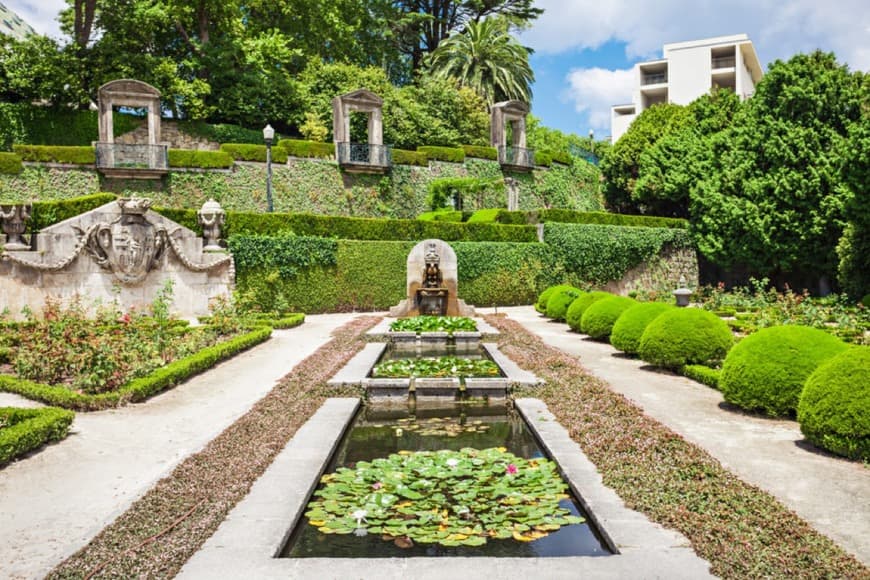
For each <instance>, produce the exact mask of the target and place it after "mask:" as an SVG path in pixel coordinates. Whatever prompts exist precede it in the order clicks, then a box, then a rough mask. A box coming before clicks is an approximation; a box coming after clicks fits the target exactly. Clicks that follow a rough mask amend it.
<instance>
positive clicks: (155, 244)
mask: <svg viewBox="0 0 870 580" xmlns="http://www.w3.org/2000/svg"><path fill="white" fill-rule="evenodd" d="M118 205H119V206H120V207H121V217H120V218H118V219H117V220H115V221H114V222H112V223H111V224H108V223H105V222H104V223H101V224H97V226H96V227H93V228H89V229H88V231H87V232H86V233H85V234H84V235H85V236H87V238H86V242H85V250H86V251H87V252H88V253H89V254H90V255H91V256H92V257H93V258H94V260H96V262H97V264H99V265H100V267H102V268H103V269H105V270H111V271H112V273H114V274H115V277H116V278H117V279H118V280H120V281H121V283H123V284H137V283H139V282H141V281H142V280H144V279H145V276H147V275H148V272H150V271H151V270H153V269H154V268H155V267H156V266H157V264H158V263H159V261H160V259H161V258H162V257H163V255H164V253H165V252H166V248H167V246H168V245H169V240H168V234H167V233H166V229H165V228H163V227H155V226H154V225H153V224H152V223H150V222H149V221H148V220H146V219H145V212H146V211H148V208H150V207H151V200H150V199H140V198H122V199H119V200H118Z"/></svg>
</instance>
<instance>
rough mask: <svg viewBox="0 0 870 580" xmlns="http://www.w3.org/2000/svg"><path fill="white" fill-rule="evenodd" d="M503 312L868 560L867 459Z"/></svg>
mask: <svg viewBox="0 0 870 580" xmlns="http://www.w3.org/2000/svg"><path fill="white" fill-rule="evenodd" d="M484 312H490V311H488V310H485V311H484ZM499 312H503V313H505V314H507V316H508V317H509V318H511V319H512V320H515V321H517V322H519V323H520V324H522V325H523V327H525V328H526V329H527V330H529V331H531V332H533V333H535V334H536V335H538V336H539V337H540V338H541V339H542V340H543V341H544V342H545V343H546V344H548V345H549V346H552V347H555V348H558V349H560V350H562V351H563V352H565V353H567V354H570V355H571V356H574V357H577V358H578V359H579V360H580V362H581V363H582V364H583V366H584V367H585V368H586V369H587V370H589V371H590V372H591V373H592V374H594V375H595V376H597V377H599V378H601V379H603V380H605V381H606V382H608V383H609V384H610V387H611V388H612V389H613V390H614V391H616V392H618V393H621V394H623V395H625V396H626V397H628V398H629V399H630V400H631V401H633V402H634V403H636V404H637V405H639V406H640V407H641V408H643V410H644V411H645V412H646V413H647V414H648V415H649V416H651V417H653V418H654V419H656V420H657V421H659V422H661V423H663V424H665V425H667V426H668V427H670V428H671V429H673V430H674V431H676V432H677V433H679V434H680V435H682V436H683V437H685V438H686V439H687V440H689V441H691V442H692V443H695V444H696V445H699V446H700V447H702V448H704V449H705V450H707V452H708V453H710V454H711V455H712V456H713V457H715V458H716V459H718V460H719V461H720V462H721V463H722V465H723V466H725V467H726V468H727V469H729V470H730V471H732V472H733V473H735V474H737V475H738V476H739V477H740V478H741V479H743V480H744V481H746V482H748V483H751V484H754V485H757V486H758V487H760V488H762V489H764V490H765V491H767V492H768V493H770V494H772V495H773V496H774V497H776V498H777V499H779V500H780V501H781V502H782V503H783V504H784V505H786V506H787V507H788V508H790V509H792V510H794V511H795V512H796V513H797V514H798V515H799V516H800V517H801V518H803V519H804V520H806V521H807V522H808V523H809V524H810V525H812V526H813V527H814V528H815V529H816V530H818V531H819V532H821V533H823V534H825V535H827V536H828V537H830V538H831V539H833V540H834V541H835V542H837V543H838V544H839V545H840V546H842V547H843V548H844V549H845V550H847V551H849V552H850V553H852V554H854V555H855V556H856V557H857V558H858V559H860V560H861V561H862V562H863V563H864V564H867V565H870V469H868V468H867V467H866V466H865V465H863V464H861V463H859V462H854V461H848V460H845V459H842V458H839V457H835V456H833V455H829V454H827V453H824V452H821V451H818V450H816V449H815V448H813V447H812V446H810V445H809V444H808V443H806V442H805V441H804V438H803V436H802V435H801V432H800V428H799V426H798V424H797V422H796V421H790V420H778V419H768V418H765V417H761V416H758V415H751V414H745V413H741V412H739V411H736V410H734V409H732V408H730V407H729V406H727V405H725V403H724V399H723V397H722V393H721V392H719V391H717V390H715V389H712V388H710V387H707V386H705V385H702V384H700V383H697V382H695V381H692V380H690V379H688V378H686V377H682V376H679V375H675V374H672V373H666V372H661V371H655V370H652V369H651V368H650V367H649V366H647V365H646V363H644V362H643V361H640V360H637V359H631V358H626V357H625V356H624V355H623V354H622V353H620V352H619V351H617V350H616V349H614V348H613V347H612V346H610V345H609V344H606V343H601V342H595V341H593V340H591V339H589V338H588V337H586V336H584V335H581V334H577V333H574V332H572V331H570V329H569V328H568V326H567V325H566V324H564V323H557V322H552V321H550V320H548V319H546V318H544V317H542V316H541V315H540V314H538V313H537V312H536V311H535V310H534V308H533V307H531V306H522V307H509V308H499Z"/></svg>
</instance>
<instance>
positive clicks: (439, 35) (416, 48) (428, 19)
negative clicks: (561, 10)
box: [392, 0, 544, 71]
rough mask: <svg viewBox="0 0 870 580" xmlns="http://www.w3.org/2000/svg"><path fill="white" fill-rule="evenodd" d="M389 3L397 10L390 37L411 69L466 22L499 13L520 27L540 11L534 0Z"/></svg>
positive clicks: (421, 63)
mask: <svg viewBox="0 0 870 580" xmlns="http://www.w3.org/2000/svg"><path fill="white" fill-rule="evenodd" d="M393 7H394V9H395V10H396V11H397V12H398V17H397V18H396V19H395V20H394V24H393V27H392V31H393V37H394V39H395V41H396V43H397V44H398V46H399V49H400V50H401V51H402V52H403V53H404V54H406V55H407V56H408V57H409V58H410V60H411V68H412V70H414V71H416V70H419V69H420V68H421V67H422V66H423V60H424V57H425V56H426V55H427V54H431V53H432V52H434V51H435V49H436V48H438V45H439V44H440V43H441V41H442V40H444V39H445V38H447V37H448V36H450V35H451V34H452V33H455V32H461V31H462V30H463V29H464V28H465V26H466V25H467V24H468V23H469V22H480V21H481V20H483V19H484V18H486V17H488V16H495V15H500V16H503V17H505V18H507V19H508V20H509V21H510V22H511V24H512V25H514V26H518V27H523V26H525V25H528V24H529V23H531V21H533V20H535V19H536V18H537V17H538V16H540V15H541V14H543V13H544V11H543V10H542V9H541V8H535V7H534V0H462V1H457V0H396V1H395V2H393Z"/></svg>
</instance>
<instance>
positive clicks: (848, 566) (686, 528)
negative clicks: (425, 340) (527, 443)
mask: <svg viewBox="0 0 870 580" xmlns="http://www.w3.org/2000/svg"><path fill="white" fill-rule="evenodd" d="M486 320H487V321H488V322H489V323H490V324H492V325H493V326H494V327H496V328H497V329H498V330H499V332H500V333H501V334H499V348H500V349H501V351H502V352H503V353H504V354H506V355H508V356H509V357H511V358H512V359H513V360H514V361H515V362H517V364H519V365H520V366H521V367H522V368H524V369H526V370H529V371H532V372H534V373H535V374H536V375H538V376H539V377H541V378H543V379H544V380H545V381H546V384H545V385H543V386H541V387H537V388H523V389H521V390H520V392H519V393H517V396H526V397H537V398H539V399H542V400H543V401H544V402H545V403H546V404H547V406H548V407H549V409H550V411H551V412H552V413H553V414H554V415H555V416H556V417H557V418H558V419H559V422H560V423H561V424H562V425H563V426H564V427H565V428H566V429H568V432H569V433H570V435H571V438H572V439H573V440H574V441H576V442H577V443H578V444H579V445H580V447H581V448H582V449H583V451H584V453H586V455H587V456H588V457H589V459H590V460H591V461H592V462H593V463H594V464H595V466H596V467H597V468H598V471H599V472H600V473H601V475H602V477H603V480H604V484H605V485H607V486H609V487H611V488H613V489H614V490H615V491H616V492H617V493H618V494H619V496H620V497H621V498H622V499H623V501H624V502H625V504H626V506H628V507H629V508H631V509H634V510H637V511H640V512H642V513H644V514H645V515H646V516H647V517H649V518H650V519H651V520H652V521H654V522H657V523H659V524H662V525H663V526H666V527H668V528H671V529H675V530H678V531H679V532H681V533H682V534H683V535H685V536H686V537H687V538H688V539H689V541H690V542H691V543H692V547H693V549H694V550H695V552H696V553H698V555H700V556H701V557H702V558H705V559H706V560H708V561H709V562H710V564H711V565H712V569H711V572H712V573H713V574H715V575H716V576H719V577H721V578H735V579H737V578H739V579H744V578H809V577H812V578H859V577H860V578H866V577H868V574H870V571H868V569H867V568H866V567H865V566H864V565H862V564H861V563H860V562H859V561H858V560H857V559H855V558H854V557H853V556H851V555H849V554H847V553H846V552H845V551H844V550H843V549H842V548H840V547H839V546H837V545H836V544H835V543H834V542H833V541H832V540H831V539H829V538H828V537H826V536H824V535H822V534H820V533H819V532H817V531H816V530H814V529H813V528H812V527H811V526H810V525H809V524H807V523H806V522H805V521H803V520H802V519H801V518H799V517H798V516H797V515H796V514H795V513H794V512H792V511H790V510H788V509H787V508H785V507H784V506H783V505H782V504H781V503H779V501H778V500H776V499H775V498H773V497H772V496H771V495H769V494H767V493H766V492H764V491H762V490H760V489H759V488H757V487H755V486H752V485H749V484H747V483H745V482H743V481H742V480H740V479H739V478H737V477H736V476H735V475H734V474H732V473H731V472H729V471H727V470H726V469H725V468H723V467H722V465H721V464H720V463H719V462H718V461H717V460H716V459H715V458H713V457H711V456H710V455H709V454H708V453H707V452H706V451H704V450H703V449H701V448H700V447H698V446H696V445H693V444H692V443H689V442H688V441H686V440H685V439H683V438H682V437H681V436H679V435H678V434H676V433H674V432H673V431H671V430H670V429H668V428H667V427H665V426H663V425H662V424H660V423H658V422H657V421H655V420H653V419H652V418H650V417H649V416H647V415H645V414H644V413H643V410H642V409H641V408H640V407H638V406H636V405H634V404H632V403H631V402H629V401H628V400H627V399H626V398H625V397H623V396H622V395H620V394H617V393H615V392H613V391H612V390H610V388H609V387H608V385H607V384H606V383H605V382H604V381H602V380H600V379H597V378H595V377H593V376H591V375H589V374H588V373H587V372H586V371H585V370H584V369H583V367H582V366H581V365H580V364H579V363H578V362H577V361H576V360H575V359H573V358H572V357H570V356H568V355H566V354H564V353H562V352H561V351H559V350H557V349H554V348H550V347H548V346H546V345H545V344H544V343H543V342H541V340H540V339H538V338H537V337H535V336H534V335H532V334H530V333H529V332H527V331H526V330H524V329H523V328H522V327H521V326H520V325H519V324H518V323H516V322H514V321H511V320H507V319H505V318H504V317H498V316H488V317H486Z"/></svg>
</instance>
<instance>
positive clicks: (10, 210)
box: [0, 203, 33, 250]
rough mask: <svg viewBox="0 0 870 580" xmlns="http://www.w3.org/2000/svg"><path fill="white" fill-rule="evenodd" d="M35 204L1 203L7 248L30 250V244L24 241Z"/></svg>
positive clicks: (0, 208)
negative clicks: (27, 224) (25, 231)
mask: <svg viewBox="0 0 870 580" xmlns="http://www.w3.org/2000/svg"><path fill="white" fill-rule="evenodd" d="M32 211H33V206H32V205H31V204H29V203H13V204H2V205H0V228H2V230H3V233H4V234H6V244H5V245H4V247H5V248H6V249H7V250H29V249H30V244H28V243H26V242H25V241H24V237H23V234H24V230H25V224H26V222H27V220H29V219H30V216H31V213H32Z"/></svg>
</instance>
